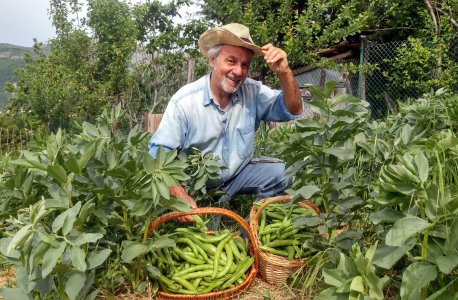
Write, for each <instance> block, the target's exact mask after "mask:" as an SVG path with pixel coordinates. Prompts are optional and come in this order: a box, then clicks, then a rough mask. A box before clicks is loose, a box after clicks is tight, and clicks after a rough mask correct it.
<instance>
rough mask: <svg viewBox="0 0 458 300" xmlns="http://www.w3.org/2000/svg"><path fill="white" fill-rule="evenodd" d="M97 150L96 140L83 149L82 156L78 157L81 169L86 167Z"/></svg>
mask: <svg viewBox="0 0 458 300" xmlns="http://www.w3.org/2000/svg"><path fill="white" fill-rule="evenodd" d="M95 152H96V141H94V142H92V143H91V144H89V146H87V147H86V149H83V151H82V153H83V155H81V157H80V158H79V159H78V167H79V169H80V170H82V169H84V167H86V164H87V163H88V162H89V161H90V160H91V158H92V157H93V156H94V154H95Z"/></svg>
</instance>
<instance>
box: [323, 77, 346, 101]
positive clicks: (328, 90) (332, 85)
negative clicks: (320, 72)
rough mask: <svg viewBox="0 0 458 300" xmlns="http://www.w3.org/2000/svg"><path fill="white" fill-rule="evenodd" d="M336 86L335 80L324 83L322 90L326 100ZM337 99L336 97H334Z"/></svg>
mask: <svg viewBox="0 0 458 300" xmlns="http://www.w3.org/2000/svg"><path fill="white" fill-rule="evenodd" d="M336 86H337V81H335V80H329V81H328V82H326V83H325V84H324V88H323V92H324V94H325V95H326V97H327V98H329V97H331V95H332V93H333V92H334V89H335V88H336ZM339 96H341V97H342V96H347V97H349V95H346V94H340V95H339ZM336 97H338V96H336Z"/></svg>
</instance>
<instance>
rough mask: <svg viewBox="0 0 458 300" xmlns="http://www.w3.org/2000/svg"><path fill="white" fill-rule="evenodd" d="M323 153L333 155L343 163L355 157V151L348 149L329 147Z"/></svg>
mask: <svg viewBox="0 0 458 300" xmlns="http://www.w3.org/2000/svg"><path fill="white" fill-rule="evenodd" d="M324 152H325V153H328V154H331V155H334V156H335V157H337V158H338V159H340V160H343V161H346V160H351V159H353V158H354V157H355V150H354V149H353V148H349V147H330V148H327V149H326V150H325V151H324Z"/></svg>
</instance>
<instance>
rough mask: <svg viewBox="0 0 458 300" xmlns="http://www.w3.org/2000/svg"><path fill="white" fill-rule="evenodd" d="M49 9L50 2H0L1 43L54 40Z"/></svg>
mask: <svg viewBox="0 0 458 300" xmlns="http://www.w3.org/2000/svg"><path fill="white" fill-rule="evenodd" d="M162 1H163V2H167V1H168V0H162ZM129 2H142V1H141V0H130V1H129ZM48 8H49V0H0V43H7V44H13V45H17V46H25V47H31V46H33V39H34V38H36V39H37V40H38V41H39V42H44V43H45V42H46V41H48V40H49V39H52V38H54V37H55V36H56V33H55V30H54V28H53V26H52V22H51V20H50V19H49V15H48Z"/></svg>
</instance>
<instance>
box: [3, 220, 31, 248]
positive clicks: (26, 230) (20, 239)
mask: <svg viewBox="0 0 458 300" xmlns="http://www.w3.org/2000/svg"><path fill="white" fill-rule="evenodd" d="M31 228H32V224H29V225H26V226H24V227H22V228H21V229H19V230H18V232H16V234H15V235H14V236H13V239H12V240H11V242H10V244H9V245H8V248H7V250H6V253H7V255H9V254H11V252H12V251H13V250H14V249H16V247H20V246H21V245H22V244H23V243H24V242H25V240H26V239H27V238H28V237H29V236H30V235H31V234H32V232H33V231H31V230H30V229H31Z"/></svg>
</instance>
